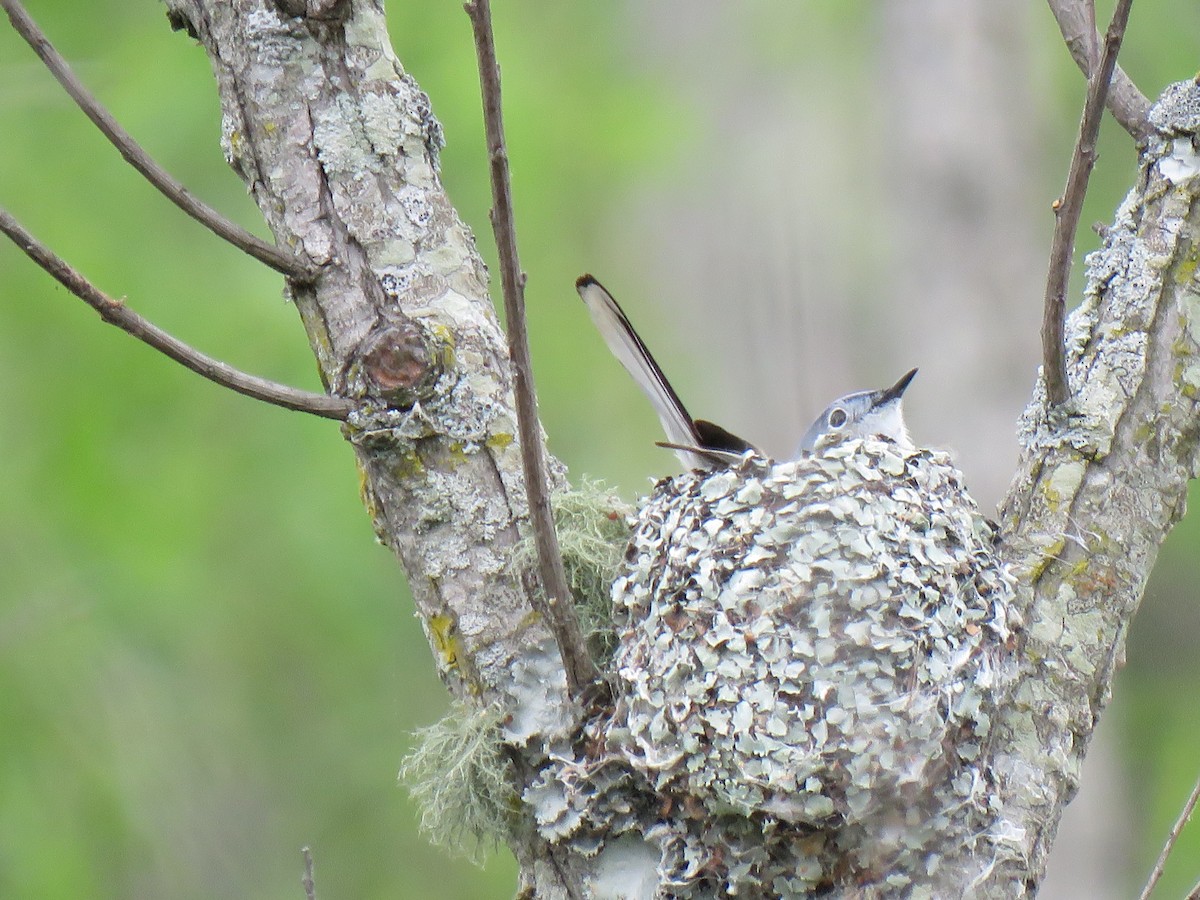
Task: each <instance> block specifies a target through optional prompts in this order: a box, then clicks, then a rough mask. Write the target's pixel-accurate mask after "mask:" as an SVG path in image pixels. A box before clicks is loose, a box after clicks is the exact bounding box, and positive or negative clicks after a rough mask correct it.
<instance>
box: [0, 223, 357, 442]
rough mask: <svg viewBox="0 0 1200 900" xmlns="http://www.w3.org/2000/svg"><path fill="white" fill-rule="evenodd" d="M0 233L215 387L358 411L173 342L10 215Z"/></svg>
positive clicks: (315, 408)
mask: <svg viewBox="0 0 1200 900" xmlns="http://www.w3.org/2000/svg"><path fill="white" fill-rule="evenodd" d="M0 232H3V233H4V234H6V235H8V237H9V238H11V239H12V242H13V243H14V244H16V245H17V246H18V247H20V248H21V250H22V251H23V252H24V253H25V255H26V256H28V257H29V258H30V259H32V260H33V261H34V262H35V263H37V264H38V265H39V266H41V267H42V268H43V269H45V270H46V272H48V273H49V274H50V275H52V276H53V277H54V278H55V279H57V280H58V282H59V283H60V284H62V285H63V287H65V288H66V289H67V290H68V291H70V292H71V293H72V294H74V295H75V296H76V297H78V298H79V299H80V300H82V301H84V302H85V303H87V304H88V305H89V306H90V307H92V308H93V309H94V310H96V312H98V313H100V318H102V319H103V320H104V321H105V322H108V323H109V324H110V325H116V326H117V327H118V328H120V329H121V330H122V331H125V332H127V333H129V334H131V335H133V336H134V337H135V338H137V339H138V340H139V341H143V342H144V343H147V344H149V345H150V346H151V347H153V348H154V349H155V350H158V351H159V352H160V353H163V354H165V355H167V356H169V357H171V359H173V360H175V361H176V362H177V363H179V364H180V365H182V366H184V367H186V368H188V369H191V370H192V371H193V372H195V373H196V374H198V375H203V376H204V377H205V378H207V379H208V380H209V381H215V382H216V383H217V384H219V385H222V386H223V387H227V388H230V389H231V390H234V391H237V392H238V393H239V394H245V395H246V396H247V397H254V398H255V399H256V400H264V401H266V402H267V403H273V404H275V405H276V406H282V407H285V408H287V409H294V410H298V411H300V412H307V413H312V414H313V415H314V416H322V417H324V418H326V419H339V420H342V419H345V418H346V416H347V415H348V414H349V413H350V410H351V409H353V404H351V403H350V401H348V400H345V399H343V398H341V397H330V396H327V395H325V394H314V393H311V392H310V391H301V390H297V389H296V388H291V387H288V386H287V385H284V384H278V383H277V382H274V381H268V380H267V379H265V378H259V377H257V376H256V375H248V374H246V373H245V372H242V371H240V370H239V369H235V368H233V366H230V365H228V364H227V363H223V362H221V361H220V360H218V359H213V358H212V357H211V356H206V355H205V354H203V353H201V352H200V351H199V350H196V349H194V348H193V347H190V346H189V345H187V344H185V343H183V342H182V341H180V340H178V339H177V338H175V337H172V336H171V335H170V334H168V333H167V332H165V331H163V330H162V329H161V328H159V327H157V326H156V325H154V324H152V323H151V322H149V321H147V320H146V319H144V318H142V317H141V316H139V315H138V314H137V313H135V312H134V311H133V310H131V309H130V308H129V307H127V306H126V305H125V303H124V302H123V301H121V300H114V299H113V298H112V297H110V296H108V295H107V294H105V293H104V292H103V291H101V290H100V289H99V288H98V287H96V286H95V285H93V284H92V283H91V282H90V281H88V280H87V279H86V278H84V277H83V276H82V275H81V274H80V273H79V272H77V271H75V270H74V269H73V268H71V266H70V265H68V264H67V263H66V262H65V261H64V260H62V259H61V258H59V257H58V256H56V255H55V254H54V252H53V251H52V250H50V248H49V247H47V246H46V245H44V244H42V243H41V242H40V241H38V240H37V238H35V237H34V236H33V235H31V234H30V233H29V232H28V231H26V230H25V229H24V227H22V226H21V224H20V223H19V222H18V221H17V220H16V219H14V218H13V217H12V216H11V215H9V213H8V212H7V211H6V210H4V209H0Z"/></svg>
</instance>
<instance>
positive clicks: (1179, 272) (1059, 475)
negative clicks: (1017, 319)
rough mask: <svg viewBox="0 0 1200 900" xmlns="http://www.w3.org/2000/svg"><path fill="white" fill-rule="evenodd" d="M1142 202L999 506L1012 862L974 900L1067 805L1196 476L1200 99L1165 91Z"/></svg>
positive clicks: (1003, 885) (1092, 294)
mask: <svg viewBox="0 0 1200 900" xmlns="http://www.w3.org/2000/svg"><path fill="white" fill-rule="evenodd" d="M1150 121H1151V124H1152V125H1153V126H1154V128H1155V134H1154V136H1153V137H1151V138H1150V139H1149V140H1148V144H1147V147H1146V149H1145V151H1144V152H1143V153H1142V156H1141V161H1140V170H1139V172H1138V173H1137V179H1136V187H1135V188H1134V189H1133V190H1132V191H1131V192H1130V193H1129V195H1128V197H1126V199H1125V202H1124V203H1123V204H1122V205H1121V208H1120V209H1119V210H1118V212H1117V217H1116V221H1115V222H1114V223H1113V225H1112V227H1111V228H1109V229H1108V231H1107V232H1106V235H1105V240H1104V246H1103V247H1102V248H1101V249H1100V250H1099V251H1097V252H1096V253H1094V254H1093V255H1092V256H1090V257H1089V259H1088V268H1087V288H1086V293H1085V298H1084V302H1083V304H1082V306H1080V308H1079V309H1077V310H1076V311H1075V312H1074V313H1073V314H1072V315H1071V317H1070V318H1069V320H1068V323H1067V376H1068V378H1069V380H1070V388H1071V393H1072V394H1073V395H1074V397H1075V398H1076V404H1075V409H1074V411H1073V413H1072V414H1071V415H1070V416H1068V415H1065V414H1063V413H1062V412H1061V411H1055V410H1052V409H1051V408H1050V407H1048V405H1047V403H1046V398H1045V394H1044V390H1043V388H1042V386H1041V384H1040V383H1039V385H1038V387H1037V390H1036V392H1035V396H1034V399H1033V401H1032V402H1031V404H1030V406H1029V408H1028V409H1027V410H1026V413H1025V418H1024V420H1023V423H1022V429H1021V434H1020V437H1021V442H1022V445H1023V448H1024V451H1023V456H1022V460H1021V464H1020V467H1019V468H1018V471H1017V473H1016V477H1015V479H1014V481H1013V485H1012V487H1011V489H1010V491H1009V495H1008V497H1007V499H1006V500H1005V503H1004V505H1003V508H1002V519H1001V528H1002V531H1003V534H1004V548H1005V549H1004V553H1005V556H1006V557H1007V559H1008V560H1009V561H1010V563H1012V564H1013V565H1014V567H1015V569H1016V571H1017V572H1018V574H1019V575H1020V576H1021V577H1022V580H1023V581H1024V582H1025V583H1026V584H1027V585H1028V587H1029V590H1030V606H1029V610H1028V613H1027V615H1026V622H1027V624H1026V629H1027V635H1026V640H1027V644H1026V650H1025V654H1024V669H1025V670H1024V672H1023V677H1022V678H1021V679H1020V680H1019V686H1018V688H1017V691H1016V694H1015V696H1014V702H1013V703H1012V704H1011V705H1010V706H1009V707H1008V708H1007V709H1006V712H1005V714H1004V715H1003V717H1002V718H1001V721H1000V723H999V724H1000V727H1001V730H1002V733H1001V737H1000V738H999V746H1000V747H1003V748H1004V749H1003V751H1002V752H1000V753H999V754H998V756H997V759H996V768H997V770H998V771H999V772H1000V773H1002V774H1003V776H1004V778H1005V781H1006V782H1007V785H1008V794H1007V797H1006V800H1005V802H1004V808H1003V812H1002V815H1003V816H1004V817H1005V819H1006V820H1007V822H1008V826H1009V833H1010V834H1011V839H1012V846H1013V850H1014V854H1013V857H1012V858H1011V859H1010V860H1008V861H1006V862H1004V863H1002V864H1000V865H998V866H997V867H996V869H995V870H994V871H993V872H992V873H991V875H990V877H989V880H988V885H989V890H990V893H987V894H986V896H995V897H1013V896H1019V895H1020V894H1021V893H1023V892H1024V890H1025V888H1024V887H1023V886H1024V885H1026V884H1030V883H1033V884H1036V881H1037V879H1038V878H1039V877H1040V873H1041V871H1042V869H1043V868H1044V865H1045V859H1046V853H1047V851H1048V850H1049V847H1050V843H1051V842H1052V840H1053V838H1054V834H1055V830H1056V828H1057V825H1058V819H1059V816H1060V814H1061V811H1062V807H1063V806H1064V805H1065V804H1066V802H1067V801H1069V800H1070V798H1071V797H1072V796H1073V795H1074V794H1075V791H1076V788H1077V787H1078V781H1079V769H1080V765H1081V764H1082V762H1083V756H1084V753H1085V751H1086V749H1087V744H1088V741H1089V739H1090V737H1091V734H1092V730H1093V728H1094V727H1095V724H1096V720H1097V717H1098V716H1099V714H1100V712H1101V710H1102V709H1103V707H1104V705H1105V703H1106V702H1107V700H1108V697H1109V692H1110V689H1111V685H1112V678H1113V674H1114V672H1115V670H1116V668H1117V667H1118V665H1119V664H1120V662H1121V659H1122V658H1123V654H1124V648H1125V636H1126V633H1127V630H1128V628H1129V624H1130V621H1131V619H1132V617H1133V614H1134V612H1135V611H1136V610H1137V607H1138V604H1139V602H1140V601H1141V597H1142V591H1143V589H1144V587H1145V584H1146V579H1147V578H1148V577H1149V574H1150V569H1151V567H1152V565H1153V563H1154V560H1155V558H1156V556H1157V554H1158V548H1159V546H1160V545H1161V543H1162V541H1163V539H1164V538H1165V537H1166V535H1167V532H1168V531H1169V530H1170V528H1171V526H1173V525H1174V524H1175V522H1177V521H1178V520H1179V517H1180V516H1181V515H1182V514H1183V510H1184V502H1185V499H1186V491H1187V483H1188V480H1189V479H1191V478H1193V477H1194V476H1195V475H1196V472H1197V466H1198V464H1200V356H1198V351H1200V281H1198V280H1197V275H1196V273H1197V261H1198V259H1200V255H1198V254H1200V203H1198V202H1197V200H1198V198H1200V177H1198V176H1200V155H1198V154H1197V132H1198V130H1200V87H1198V86H1197V85H1196V84H1195V83H1194V82H1191V81H1186V82H1181V83H1179V84H1175V85H1172V86H1171V87H1169V88H1168V89H1167V91H1166V92H1165V93H1164V95H1163V97H1162V98H1161V99H1160V100H1159V101H1158V103H1157V104H1156V105H1155V106H1154V108H1153V110H1152V112H1151V116H1150Z"/></svg>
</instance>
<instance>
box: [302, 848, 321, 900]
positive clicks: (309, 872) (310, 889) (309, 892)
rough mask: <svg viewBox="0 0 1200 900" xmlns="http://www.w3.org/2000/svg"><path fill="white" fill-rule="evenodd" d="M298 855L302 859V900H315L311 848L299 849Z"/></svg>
mask: <svg viewBox="0 0 1200 900" xmlns="http://www.w3.org/2000/svg"><path fill="white" fill-rule="evenodd" d="M300 855H301V856H303V857H304V877H303V878H301V879H300V884H301V885H302V886H303V887H304V900H317V880H316V877H315V876H314V875H313V854H312V848H311V847H301V848H300Z"/></svg>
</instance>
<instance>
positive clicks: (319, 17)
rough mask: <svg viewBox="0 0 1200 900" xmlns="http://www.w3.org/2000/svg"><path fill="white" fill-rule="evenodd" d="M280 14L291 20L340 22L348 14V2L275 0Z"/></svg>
mask: <svg viewBox="0 0 1200 900" xmlns="http://www.w3.org/2000/svg"><path fill="white" fill-rule="evenodd" d="M275 6H276V7H277V8H278V9H279V11H280V12H281V13H283V14H284V15H285V16H288V17H290V18H293V19H313V20H316V21H318V22H341V21H343V20H344V19H345V18H346V17H347V16H348V15H349V14H350V3H349V2H348V0H275Z"/></svg>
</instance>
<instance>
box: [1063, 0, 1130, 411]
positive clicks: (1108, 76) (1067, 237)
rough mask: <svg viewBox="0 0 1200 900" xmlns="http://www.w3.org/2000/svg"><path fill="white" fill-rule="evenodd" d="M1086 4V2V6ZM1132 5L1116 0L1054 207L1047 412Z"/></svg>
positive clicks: (1127, 0)
mask: <svg viewBox="0 0 1200 900" xmlns="http://www.w3.org/2000/svg"><path fill="white" fill-rule="evenodd" d="M1089 2H1090V0H1089ZM1132 3H1133V0H1117V7H1116V9H1115V10H1113V17H1112V21H1111V22H1110V23H1109V26H1108V31H1107V33H1106V34H1105V36H1104V49H1103V50H1102V51H1101V53H1100V58H1099V60H1098V61H1097V63H1096V65H1095V66H1093V67H1092V68H1091V71H1090V73H1089V76H1088V89H1087V98H1086V100H1085V101H1084V104H1083V118H1082V119H1081V121H1080V123H1079V138H1078V140H1076V142H1075V152H1074V153H1073V154H1072V155H1071V167H1070V170H1069V171H1068V172H1067V186H1066V188H1064V189H1063V195H1062V197H1060V198H1059V199H1058V201H1056V202H1055V204H1054V215H1055V222H1054V237H1053V238H1052V239H1051V243H1050V267H1049V272H1048V273H1047V275H1046V298H1045V305H1044V309H1043V317H1042V376H1043V378H1044V379H1045V382H1046V399H1047V402H1048V404H1049V405H1050V406H1052V407H1053V406H1061V405H1062V404H1063V403H1065V402H1066V401H1067V397H1068V395H1069V390H1068V386H1067V371H1066V354H1065V349H1064V347H1063V324H1064V322H1065V320H1066V307H1067V285H1068V284H1069V283H1070V280H1071V263H1072V259H1073V257H1074V255H1075V232H1076V230H1077V229H1078V228H1079V216H1080V214H1081V213H1082V212H1083V198H1084V196H1085V195H1086V194H1087V183H1088V178H1089V177H1090V176H1091V174H1092V167H1093V166H1094V165H1095V164H1096V138H1097V136H1098V135H1099V134H1100V120H1101V119H1102V118H1103V116H1104V101H1105V98H1106V97H1107V96H1108V86H1109V83H1110V82H1111V81H1112V77H1113V70H1114V68H1115V67H1116V65H1117V53H1118V52H1120V49H1121V41H1122V39H1123V38H1124V37H1125V27H1126V25H1127V24H1128V23H1129V7H1130V6H1131V5H1132Z"/></svg>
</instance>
